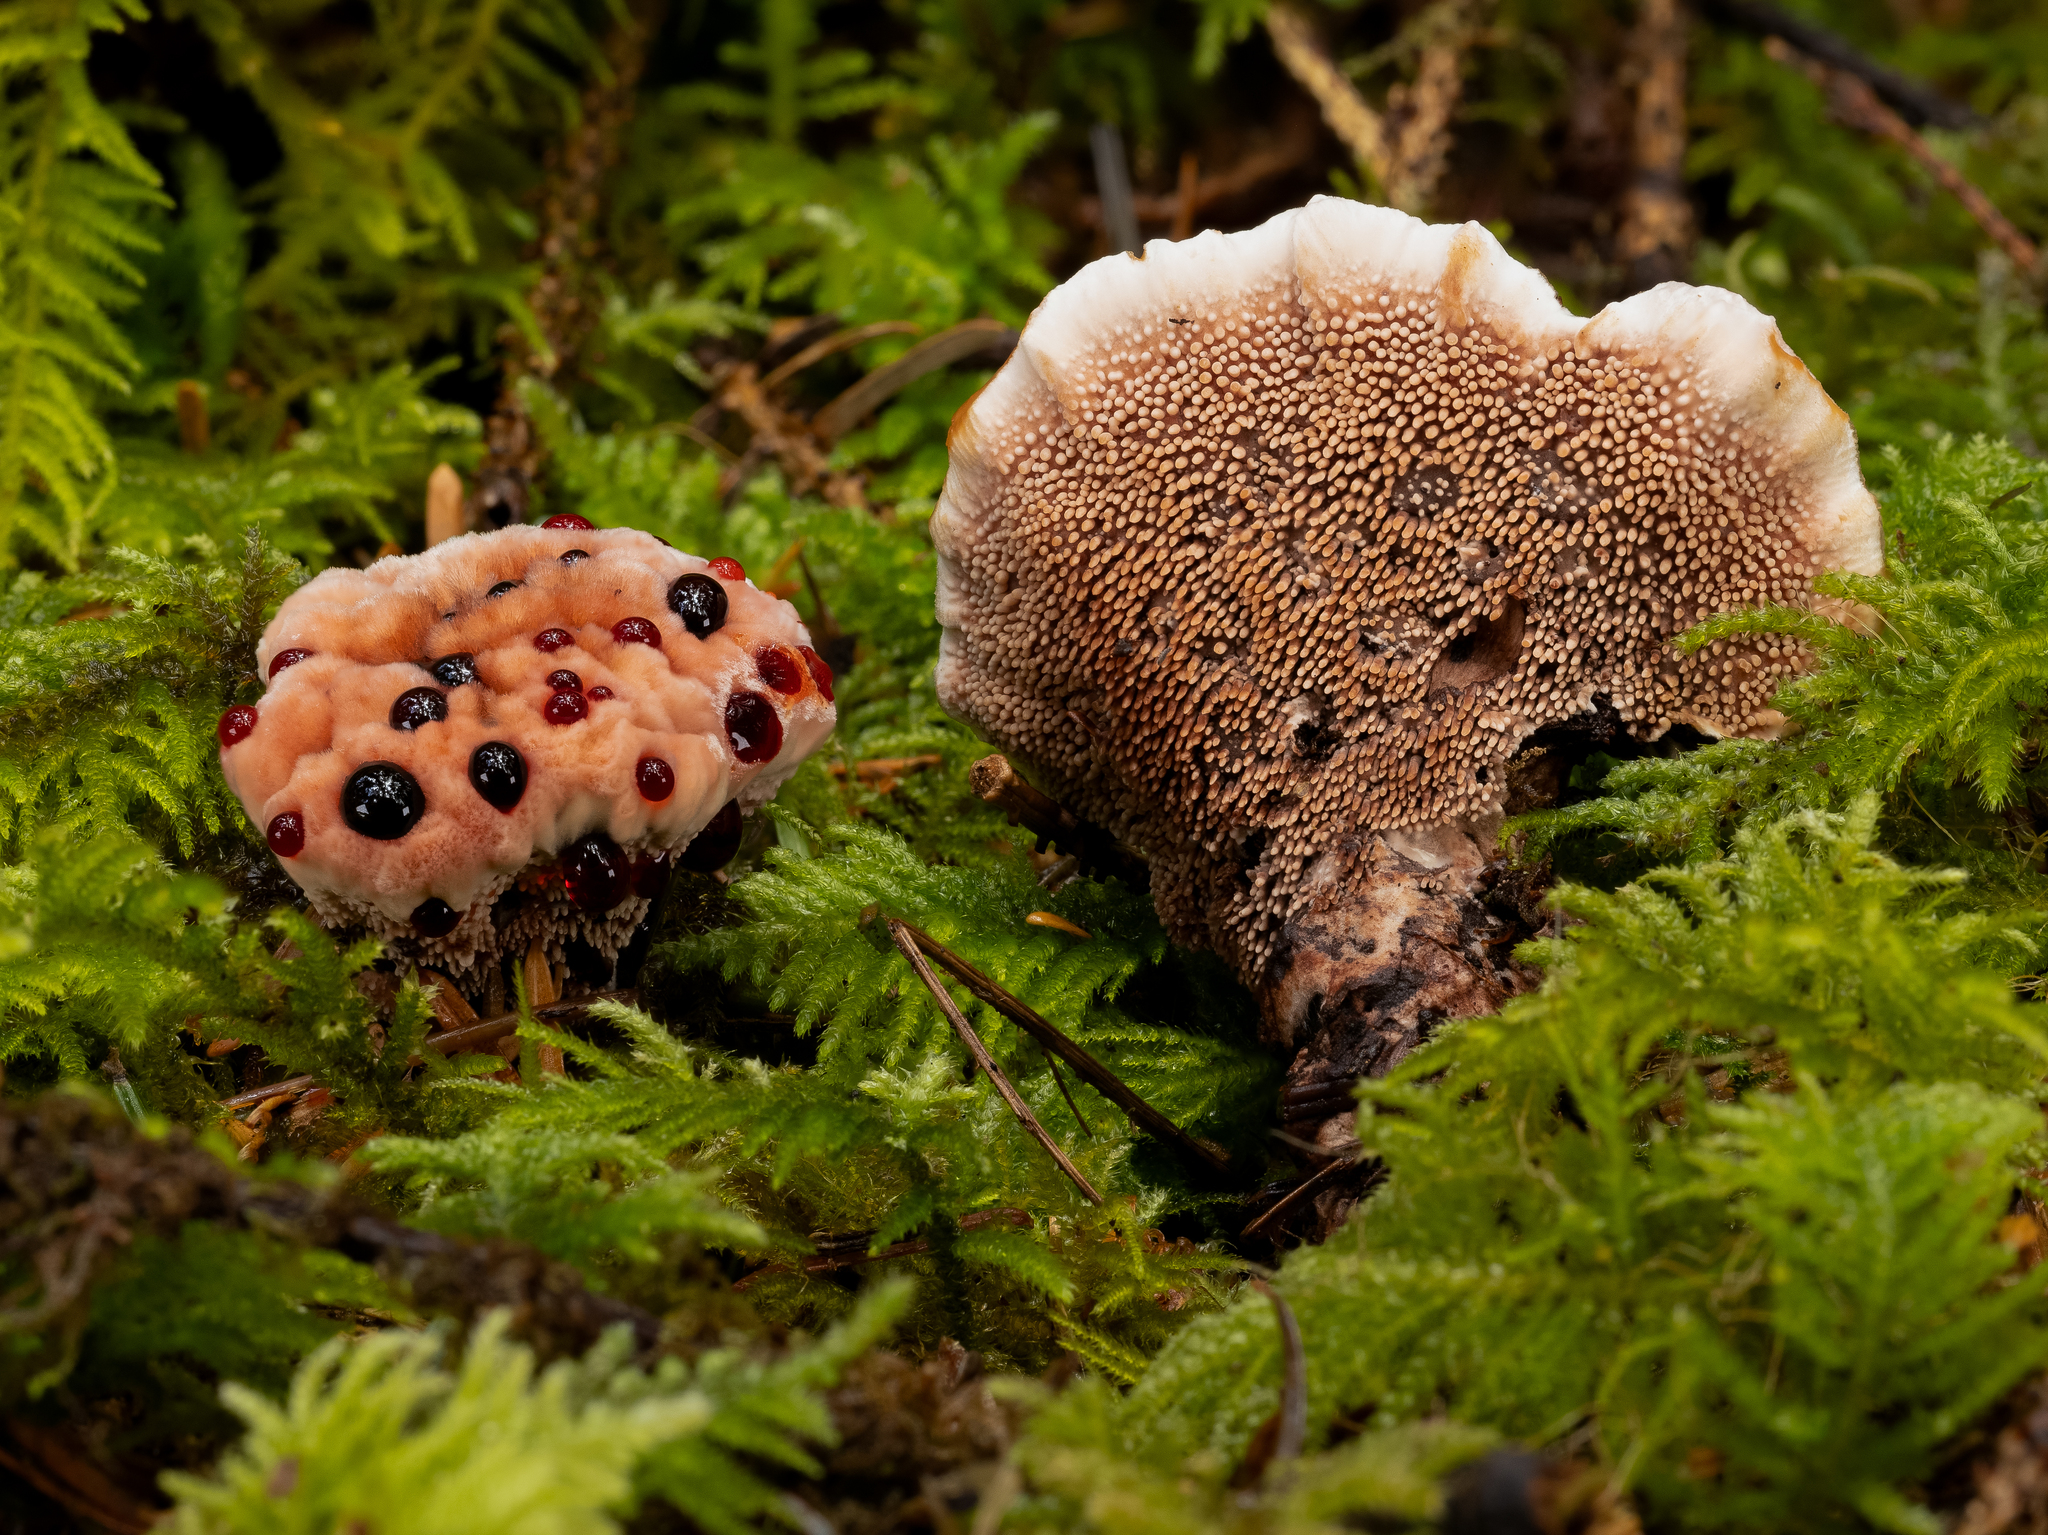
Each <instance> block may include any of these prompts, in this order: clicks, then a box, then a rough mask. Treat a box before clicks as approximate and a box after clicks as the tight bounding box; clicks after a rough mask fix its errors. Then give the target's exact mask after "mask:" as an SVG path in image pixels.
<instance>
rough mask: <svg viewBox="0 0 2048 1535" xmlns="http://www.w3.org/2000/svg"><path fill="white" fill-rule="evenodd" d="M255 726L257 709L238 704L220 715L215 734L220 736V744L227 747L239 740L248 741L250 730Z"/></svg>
mask: <svg viewBox="0 0 2048 1535" xmlns="http://www.w3.org/2000/svg"><path fill="white" fill-rule="evenodd" d="M255 728H256V711H255V710H254V709H252V708H251V707H250V706H249V705H247V704H236V705H235V706H234V708H232V709H230V710H228V712H227V713H225V714H223V715H222V716H221V717H220V724H219V725H218V726H216V727H215V730H214V734H216V735H218V736H219V737H220V744H221V746H222V748H223V749H225V748H227V747H230V746H233V745H234V744H235V743H236V742H237V741H246V740H247V739H248V738H249V732H250V731H252V730H254V729H255Z"/></svg>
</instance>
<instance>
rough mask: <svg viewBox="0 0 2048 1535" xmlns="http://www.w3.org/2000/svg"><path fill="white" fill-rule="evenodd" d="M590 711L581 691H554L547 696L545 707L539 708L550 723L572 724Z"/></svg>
mask: <svg viewBox="0 0 2048 1535" xmlns="http://www.w3.org/2000/svg"><path fill="white" fill-rule="evenodd" d="M589 712H590V705H589V704H587V703H585V702H584V701H583V695H582V694H581V693H556V694H553V695H551V696H550V697H549V699H548V702H547V707H546V708H544V709H543V710H541V713H543V714H545V715H546V716H547V719H548V723H549V724H550V725H573V724H575V723H576V722H577V721H578V720H580V719H582V718H583V717H584V716H585V715H586V714H588V713H589Z"/></svg>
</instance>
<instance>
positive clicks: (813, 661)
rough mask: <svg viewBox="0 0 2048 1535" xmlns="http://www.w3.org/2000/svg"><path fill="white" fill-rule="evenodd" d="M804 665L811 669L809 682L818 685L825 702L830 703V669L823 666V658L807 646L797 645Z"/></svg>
mask: <svg viewBox="0 0 2048 1535" xmlns="http://www.w3.org/2000/svg"><path fill="white" fill-rule="evenodd" d="M797 649H798V650H799V651H801V652H802V654H803V658H804V665H806V666H808V667H809V668H810V669H811V681H813V682H815V683H817V684H818V691H819V692H820V693H823V694H824V695H825V702H826V703H828V704H829V703H830V702H832V668H831V667H829V666H827V665H826V664H825V658H824V657H823V656H821V655H819V654H818V653H817V651H815V650H813V649H811V647H810V646H808V645H799V646H797Z"/></svg>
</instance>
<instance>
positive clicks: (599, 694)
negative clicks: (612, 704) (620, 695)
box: [586, 683, 612, 704]
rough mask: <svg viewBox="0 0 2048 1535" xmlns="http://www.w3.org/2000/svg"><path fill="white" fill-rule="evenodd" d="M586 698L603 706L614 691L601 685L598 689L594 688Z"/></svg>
mask: <svg viewBox="0 0 2048 1535" xmlns="http://www.w3.org/2000/svg"><path fill="white" fill-rule="evenodd" d="M586 696H587V697H588V698H589V699H590V701H591V702H592V703H594V704H601V703H603V702H604V701H605V700H606V699H608V698H610V697H611V696H612V690H611V689H610V688H608V687H606V686H604V685H603V684H602V683H599V684H598V685H597V686H596V687H594V688H592V689H591V690H590V692H589V693H588V694H587V695H586Z"/></svg>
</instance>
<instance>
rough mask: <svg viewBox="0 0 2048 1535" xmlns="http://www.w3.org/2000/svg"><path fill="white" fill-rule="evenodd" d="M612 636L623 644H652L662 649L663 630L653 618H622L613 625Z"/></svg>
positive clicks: (657, 648)
mask: <svg viewBox="0 0 2048 1535" xmlns="http://www.w3.org/2000/svg"><path fill="white" fill-rule="evenodd" d="M612 638H613V639H615V640H617V641H618V642H619V643H620V644H621V645H652V646H653V647H654V648H655V649H656V650H659V649H661V631H660V630H659V629H657V628H655V627H654V620H653V619H651V618H622V619H620V620H619V621H618V622H617V623H615V624H613V625H612Z"/></svg>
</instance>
